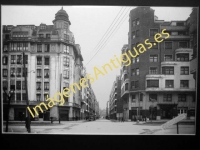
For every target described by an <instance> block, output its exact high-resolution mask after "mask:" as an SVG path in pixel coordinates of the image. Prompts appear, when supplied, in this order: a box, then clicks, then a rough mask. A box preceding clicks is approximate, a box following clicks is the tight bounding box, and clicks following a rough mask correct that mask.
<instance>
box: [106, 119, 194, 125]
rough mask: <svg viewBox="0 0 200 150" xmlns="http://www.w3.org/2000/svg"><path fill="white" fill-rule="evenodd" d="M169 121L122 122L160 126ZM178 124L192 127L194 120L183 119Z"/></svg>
mask: <svg viewBox="0 0 200 150" xmlns="http://www.w3.org/2000/svg"><path fill="white" fill-rule="evenodd" d="M169 120H170V119H161V120H148V121H146V122H145V121H139V123H138V122H136V121H131V120H127V121H124V122H133V123H135V124H138V125H139V124H140V125H141V124H142V125H162V124H164V123H166V122H167V121H169ZM110 121H112V122H121V121H119V120H114V119H110ZM179 124H192V125H194V124H195V120H191V119H184V120H182V121H180V122H179Z"/></svg>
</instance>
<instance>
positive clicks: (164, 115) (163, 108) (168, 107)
mask: <svg viewBox="0 0 200 150" xmlns="http://www.w3.org/2000/svg"><path fill="white" fill-rule="evenodd" d="M158 106H159V107H160V116H161V119H172V118H174V117H175V116H177V104H158Z"/></svg>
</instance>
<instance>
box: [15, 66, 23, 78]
mask: <svg viewBox="0 0 200 150" xmlns="http://www.w3.org/2000/svg"><path fill="white" fill-rule="evenodd" d="M16 76H17V77H21V76H22V69H21V68H17V72H16Z"/></svg>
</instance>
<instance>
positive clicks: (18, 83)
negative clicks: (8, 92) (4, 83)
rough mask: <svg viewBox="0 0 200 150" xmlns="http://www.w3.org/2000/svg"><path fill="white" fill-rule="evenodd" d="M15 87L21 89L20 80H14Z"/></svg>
mask: <svg viewBox="0 0 200 150" xmlns="http://www.w3.org/2000/svg"><path fill="white" fill-rule="evenodd" d="M16 89H17V90H21V81H16Z"/></svg>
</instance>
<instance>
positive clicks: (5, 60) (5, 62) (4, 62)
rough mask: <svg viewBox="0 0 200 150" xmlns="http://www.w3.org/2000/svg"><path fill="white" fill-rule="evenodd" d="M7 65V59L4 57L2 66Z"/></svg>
mask: <svg viewBox="0 0 200 150" xmlns="http://www.w3.org/2000/svg"><path fill="white" fill-rule="evenodd" d="M7 64H8V57H7V56H4V57H3V65H7Z"/></svg>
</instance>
